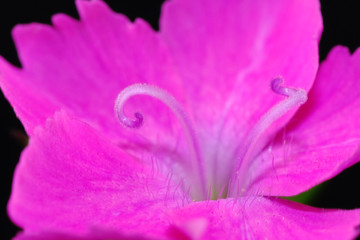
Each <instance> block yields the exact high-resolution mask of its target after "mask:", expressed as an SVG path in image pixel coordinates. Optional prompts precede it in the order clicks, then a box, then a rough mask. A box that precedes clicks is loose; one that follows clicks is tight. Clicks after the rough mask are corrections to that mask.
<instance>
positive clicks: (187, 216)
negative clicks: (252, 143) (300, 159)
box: [169, 197, 360, 240]
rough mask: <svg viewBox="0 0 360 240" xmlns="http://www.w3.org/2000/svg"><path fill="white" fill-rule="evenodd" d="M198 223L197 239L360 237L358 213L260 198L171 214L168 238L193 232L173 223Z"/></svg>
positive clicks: (197, 206)
mask: <svg viewBox="0 0 360 240" xmlns="http://www.w3.org/2000/svg"><path fill="white" fill-rule="evenodd" d="M200 219H202V221H204V222H207V228H206V229H205V230H204V231H203V233H202V236H201V237H199V238H196V239H269V240H270V239H353V238H354V237H356V236H357V235H358V234H359V228H358V227H359V224H360V211H359V210H358V209H357V210H325V209H317V208H312V207H308V206H305V205H302V204H299V203H295V202H291V201H287V200H284V199H276V198H262V197H254V198H240V199H238V200H236V199H225V200H218V201H209V202H197V203H193V204H191V205H189V206H187V207H185V208H183V209H181V210H179V211H177V212H176V213H175V214H174V221H175V224H174V225H173V227H172V229H171V230H170V231H169V235H170V236H172V237H174V239H184V238H180V237H184V236H187V237H188V238H191V235H192V232H190V233H189V231H188V230H186V229H183V228H181V227H178V225H177V224H176V223H177V222H179V223H186V222H190V221H194V220H197V221H199V220H200ZM176 237H178V238H176ZM194 239H195V238H194Z"/></svg>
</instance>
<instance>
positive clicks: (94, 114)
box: [0, 0, 182, 142]
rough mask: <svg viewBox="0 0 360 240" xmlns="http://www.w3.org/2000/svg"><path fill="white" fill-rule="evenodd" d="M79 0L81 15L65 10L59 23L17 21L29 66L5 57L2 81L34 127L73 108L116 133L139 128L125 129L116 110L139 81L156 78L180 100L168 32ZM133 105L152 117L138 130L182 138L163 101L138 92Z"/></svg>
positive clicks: (152, 136) (130, 105)
mask: <svg viewBox="0 0 360 240" xmlns="http://www.w3.org/2000/svg"><path fill="white" fill-rule="evenodd" d="M76 4H77V7H78V10H79V14H80V18H81V20H80V21H77V20H75V19H72V18H70V17H68V16H66V15H63V14H58V15H55V16H54V17H53V18H52V22H53V25H54V26H47V25H43V24H38V23H32V24H26V25H18V26H16V27H15V29H14V30H13V36H14V40H15V43H16V46H17V49H18V52H19V57H20V60H21V63H22V65H23V69H17V68H14V67H12V66H11V65H10V64H8V63H6V62H5V61H4V60H3V59H0V72H1V75H0V84H1V88H2V90H3V91H4V94H5V96H6V97H7V98H8V99H9V101H10V102H11V104H12V106H13V107H14V109H15V112H16V113H17V115H18V117H19V118H20V119H21V121H22V123H23V124H24V126H25V128H26V130H27V132H28V134H29V135H32V132H33V130H34V128H35V127H36V126H37V125H43V124H44V123H45V120H46V118H48V117H51V116H53V114H54V113H55V111H56V110H59V109H66V110H67V111H68V112H71V113H73V114H75V115H76V116H79V117H81V118H82V119H84V120H85V121H86V122H88V123H90V124H91V125H92V126H94V127H96V128H98V129H100V130H101V131H103V132H105V133H106V134H108V135H109V137H110V138H111V139H113V140H114V141H115V140H119V138H120V137H121V136H123V135H124V134H125V135H126V136H127V137H129V136H130V137H132V136H134V135H136V134H134V132H133V131H125V130H124V129H123V127H122V126H120V124H119V123H118V121H117V119H116V118H114V103H115V99H116V96H117V94H118V93H119V92H120V91H121V90H122V89H124V88H125V87H126V86H128V85H131V84H133V83H136V82H141V83H152V84H155V85H157V86H159V87H161V88H163V89H165V90H168V91H169V92H170V93H171V94H172V95H174V96H175V97H176V98H177V99H178V100H179V101H180V100H181V96H182V94H181V91H182V86H181V85H180V84H181V83H180V79H179V77H178V76H177V75H176V74H175V70H174V67H173V64H172V62H171V59H170V57H169V54H168V53H167V49H166V46H165V44H164V43H163V41H162V39H161V38H160V37H159V36H158V34H156V33H155V31H154V30H153V29H151V27H150V26H149V25H148V24H147V23H146V22H145V21H143V20H141V19H137V20H136V21H135V23H131V22H130V21H129V20H128V19H127V18H126V17H125V16H123V15H120V14H116V13H114V12H112V11H111V10H110V9H109V7H108V6H107V5H106V4H105V3H103V2H102V1H99V0H92V1H84V0H77V1H76ZM126 107H127V108H126V109H127V112H129V114H132V111H133V110H134V109H135V110H137V111H140V112H143V113H144V115H145V118H146V121H147V123H149V124H144V127H143V128H142V130H141V132H140V131H139V132H137V133H138V134H139V135H141V136H146V138H148V139H150V140H153V141H155V140H158V139H164V142H169V141H171V142H174V141H175V140H174V137H172V136H171V134H169V133H168V132H166V131H165V133H164V131H161V130H160V129H162V128H165V129H170V131H171V130H173V131H174V135H175V136H176V129H177V127H178V126H177V125H176V124H175V126H174V127H173V129H172V128H171V127H172V126H173V125H174V124H173V123H174V122H175V123H176V120H174V119H173V118H172V117H173V116H172V114H171V113H170V111H169V110H168V109H167V108H166V107H165V106H163V105H162V104H161V103H159V102H158V101H156V100H153V99H149V97H136V98H134V99H133V100H130V101H129V103H128V104H126ZM153 123H155V124H153ZM156 123H157V124H156ZM149 126H151V127H149ZM174 129H175V130H174ZM154 133H156V134H154ZM161 134H162V135H161ZM169 136H171V137H169Z"/></svg>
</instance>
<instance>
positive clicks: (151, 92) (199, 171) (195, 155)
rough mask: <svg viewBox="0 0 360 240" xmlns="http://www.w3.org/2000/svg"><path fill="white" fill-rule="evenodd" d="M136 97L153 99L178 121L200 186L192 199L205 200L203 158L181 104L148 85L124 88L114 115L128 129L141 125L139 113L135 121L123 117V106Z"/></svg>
mask: <svg viewBox="0 0 360 240" xmlns="http://www.w3.org/2000/svg"><path fill="white" fill-rule="evenodd" d="M136 95H147V96H151V97H154V98H156V99H158V100H160V101H161V102H162V103H164V104H165V105H166V106H168V107H169V108H170V109H171V111H172V112H173V113H174V114H175V116H176V117H177V119H178V120H179V121H180V124H181V125H182V127H183V129H184V131H185V135H186V138H187V142H188V144H189V146H190V151H191V155H192V164H193V165H194V166H193V170H194V172H193V177H195V178H196V179H197V181H198V185H199V186H200V192H201V196H195V197H194V198H199V199H197V200H200V199H206V197H207V190H206V180H205V173H204V166H203V162H204V161H203V157H202V154H201V151H200V147H199V143H198V140H197V137H196V134H195V130H194V127H193V124H192V123H191V121H190V119H189V118H188V116H187V114H186V113H185V111H184V109H183V108H182V106H181V104H180V103H178V102H177V101H176V99H175V98H174V97H173V96H172V95H170V94H169V93H167V92H166V91H165V90H163V89H161V88H158V87H156V86H152V85H148V84H133V85H130V86H128V87H126V88H125V89H124V90H122V91H121V92H120V93H119V95H118V97H117V99H116V101H115V107H114V110H115V115H116V117H117V118H118V119H119V121H120V122H121V123H122V124H123V125H124V126H125V127H128V128H140V127H141V126H142V124H143V119H144V117H143V115H142V114H141V113H139V112H135V113H134V117H135V119H131V118H129V117H128V116H126V115H125V112H124V104H125V103H126V101H127V100H128V99H129V98H130V97H133V96H136Z"/></svg>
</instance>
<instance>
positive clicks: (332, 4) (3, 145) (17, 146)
mask: <svg viewBox="0 0 360 240" xmlns="http://www.w3.org/2000/svg"><path fill="white" fill-rule="evenodd" d="M106 2H107V3H108V4H109V5H110V6H111V7H112V8H113V9H114V10H116V11H118V12H121V13H124V14H126V15H128V16H129V17H130V19H132V20H133V19H134V18H135V17H142V18H144V19H146V20H147V21H149V22H150V23H151V24H152V25H153V26H154V28H155V29H157V28H158V18H159V14H160V5H161V2H162V1H139V0H136V1H134V0H126V1H125V0H117V1H115V0H114V1H109V0H107V1H106ZM357 2H359V1H357V0H354V1H339V0H324V1H321V3H322V13H323V18H324V32H323V36H322V39H321V42H320V58H321V60H323V59H324V58H325V57H326V55H327V54H328V52H329V50H330V49H331V48H332V47H333V46H335V45H338V44H341V45H345V46H348V47H349V48H350V50H351V51H354V50H355V49H356V48H357V47H358V46H360V4H359V3H357ZM58 12H63V13H67V14H68V15H71V16H74V17H76V18H78V15H77V12H76V9H75V5H74V3H73V1H71V0H52V1H49V0H24V1H19V0H11V1H2V3H0V33H1V35H0V55H2V56H4V57H5V58H6V59H8V60H9V61H10V62H12V63H14V64H17V65H19V60H18V58H17V55H16V51H15V47H14V44H13V42H12V39H11V34H10V32H11V29H12V28H13V27H14V26H15V25H16V24H18V23H29V22H45V23H50V18H51V16H52V15H53V14H55V13H58ZM359 67H360V66H359ZM359 111H360V110H359ZM0 123H1V124H0V139H1V142H0V150H1V151H0V154H1V158H0V159H1V161H0V164H1V167H0V171H1V175H0V176H1V202H0V204H1V205H0V212H1V219H0V220H1V222H0V223H1V226H2V227H1V230H2V231H1V233H0V234H1V235H2V236H1V239H10V238H11V237H12V236H14V234H15V233H16V231H17V228H16V227H15V226H14V225H13V224H12V223H11V222H10V220H9V219H8V217H7V214H6V204H7V201H8V198H9V195H10V190H11V182H12V175H13V171H14V168H15V166H16V163H17V161H18V158H19V155H20V152H21V150H22V148H23V147H24V136H25V135H24V130H23V128H22V126H21V124H20V122H19V121H18V120H17V118H16V117H15V114H14V112H13V110H12V108H11V107H10V105H9V104H8V103H7V101H6V100H5V99H4V97H3V95H2V94H0ZM359 131H360V130H359ZM359 183H360V164H357V165H355V166H353V167H351V168H350V169H348V170H346V171H344V172H343V173H342V174H340V175H339V176H337V177H336V178H334V179H332V180H330V181H328V182H327V183H326V184H325V185H324V187H323V189H322V191H321V192H320V194H319V195H318V197H317V199H316V200H314V201H312V202H311V205H313V206H317V207H325V208H347V209H351V208H360V194H359V192H360V188H359Z"/></svg>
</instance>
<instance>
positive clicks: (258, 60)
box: [160, 0, 322, 156]
mask: <svg viewBox="0 0 360 240" xmlns="http://www.w3.org/2000/svg"><path fill="white" fill-rule="evenodd" d="M162 10H163V11H162V16H161V21H160V34H161V35H162V37H163V38H164V39H165V40H166V42H167V43H168V45H169V48H170V51H171V53H172V55H173V56H174V59H175V62H176V64H177V67H178V69H179V72H180V74H181V76H182V78H183V79H184V81H185V82H186V91H187V94H188V96H187V98H188V100H189V101H188V102H189V105H190V106H191V107H192V109H193V113H194V115H195V119H196V121H197V122H198V124H199V126H201V129H202V130H203V132H202V133H201V134H203V135H204V136H203V137H204V139H205V140H206V139H209V136H212V137H211V139H213V138H214V136H216V134H220V133H219V131H223V132H224V134H223V135H224V136H225V137H226V138H227V139H221V140H223V141H220V140H217V141H218V142H217V144H219V145H221V144H223V142H227V143H231V144H232V145H234V142H242V140H243V137H244V136H246V134H247V133H248V131H249V130H250V129H251V128H252V127H253V126H254V124H255V123H256V121H257V120H259V119H260V117H261V116H262V115H264V114H265V113H266V112H267V111H268V110H269V109H270V108H271V107H272V106H273V105H274V104H275V103H277V102H278V101H280V99H281V98H279V97H278V96H277V95H276V94H274V93H273V92H272V91H271V89H270V83H271V80H272V79H273V78H275V77H277V76H279V75H282V76H283V77H284V78H285V81H286V85H287V86H289V87H296V88H303V89H305V90H308V89H309V88H310V87H311V85H312V83H313V81H314V79H315V74H316V70H317V67H318V47H317V46H318V40H319V37H320V33H321V29H322V23H321V15H320V6H319V2H318V1H313V0H306V1H288V0H276V1H273V0H268V1H263V0H256V1H254V0H243V1H216V0H212V1H208V0H199V1H192V0H184V1H181V0H173V1H169V2H166V3H165V4H164V6H163V9H162ZM199 104H201V107H199ZM292 113H294V111H292ZM291 115H292V114H288V115H287V116H286V117H284V118H283V119H282V121H281V122H280V123H279V124H277V126H276V127H275V128H278V127H280V126H281V125H282V123H284V122H285V120H286V119H289V117H290V116H291ZM234 129H235V130H236V131H234ZM214 131H215V132H214ZM220 137H221V136H220ZM207 141H209V140H207ZM225 149H226V150H225ZM224 151H225V152H229V147H227V146H226V147H224ZM220 155H221V156H224V155H226V153H224V154H220Z"/></svg>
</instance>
